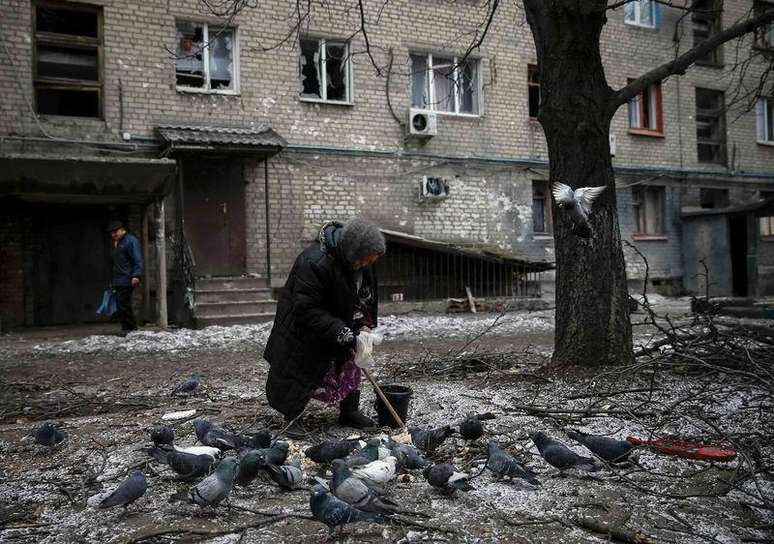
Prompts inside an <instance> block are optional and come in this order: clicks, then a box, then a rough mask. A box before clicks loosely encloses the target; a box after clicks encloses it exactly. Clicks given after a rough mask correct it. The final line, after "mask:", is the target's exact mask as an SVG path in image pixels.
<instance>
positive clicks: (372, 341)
mask: <svg viewBox="0 0 774 544" xmlns="http://www.w3.org/2000/svg"><path fill="white" fill-rule="evenodd" d="M381 343H382V335H381V334H378V333H375V332H367V331H360V333H359V334H358V335H357V336H356V337H355V344H356V348H355V364H356V365H357V366H359V367H360V368H371V367H372V366H374V346H378V345H379V344H381Z"/></svg>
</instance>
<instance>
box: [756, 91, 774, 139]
mask: <svg viewBox="0 0 774 544" xmlns="http://www.w3.org/2000/svg"><path fill="white" fill-rule="evenodd" d="M769 110H771V115H772V116H774V98H772V97H768V96H761V97H758V100H757V101H756V103H755V141H756V142H757V143H758V144H760V145H769V146H774V119H769ZM770 126H771V127H772V130H771V133H770V134H767V133H768V132H769V127H770Z"/></svg>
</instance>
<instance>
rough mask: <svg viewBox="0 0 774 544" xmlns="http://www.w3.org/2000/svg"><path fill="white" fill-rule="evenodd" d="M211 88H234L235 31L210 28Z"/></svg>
mask: <svg viewBox="0 0 774 544" xmlns="http://www.w3.org/2000/svg"><path fill="white" fill-rule="evenodd" d="M209 39H210V88H212V89H220V90H223V89H233V88H234V86H233V84H232V82H233V79H234V31H233V30H222V29H221V30H215V29H210V35H209Z"/></svg>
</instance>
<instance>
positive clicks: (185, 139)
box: [156, 124, 288, 158]
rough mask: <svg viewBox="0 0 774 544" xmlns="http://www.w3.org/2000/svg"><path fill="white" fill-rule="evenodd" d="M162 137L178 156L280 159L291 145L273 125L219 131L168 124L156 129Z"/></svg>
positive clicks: (204, 126) (217, 128) (228, 128)
mask: <svg viewBox="0 0 774 544" xmlns="http://www.w3.org/2000/svg"><path fill="white" fill-rule="evenodd" d="M156 130H157V131H158V133H159V135H160V136H161V137H162V138H163V139H164V141H165V142H167V144H168V145H169V148H168V151H169V153H171V154H175V153H186V152H188V153H190V152H196V153H202V152H214V153H222V154H230V155H251V156H256V155H257V156H259V157H261V158H266V157H271V156H272V155H276V154H277V153H279V152H280V151H282V149H283V148H285V147H287V145H288V143H287V142H286V141H285V139H284V138H283V137H282V136H280V135H279V134H277V133H276V132H275V131H274V130H273V129H272V128H271V127H270V126H269V125H265V124H264V125H259V126H256V127H217V126H207V125H178V124H167V125H159V126H158V127H156Z"/></svg>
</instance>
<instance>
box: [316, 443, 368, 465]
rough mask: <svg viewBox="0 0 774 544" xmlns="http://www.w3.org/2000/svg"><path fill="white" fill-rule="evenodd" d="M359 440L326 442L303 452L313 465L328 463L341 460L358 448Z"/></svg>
mask: <svg viewBox="0 0 774 544" xmlns="http://www.w3.org/2000/svg"><path fill="white" fill-rule="evenodd" d="M359 442H360V441H359V440H338V441H334V440H327V441H325V442H322V443H320V444H317V445H315V446H312V447H310V448H307V449H306V451H304V454H306V456H307V457H309V459H311V460H312V461H314V462H315V463H330V462H331V461H333V460H334V459H343V458H345V457H346V456H347V455H349V454H350V453H351V452H352V450H354V449H355V448H356V447H358V444H359Z"/></svg>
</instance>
